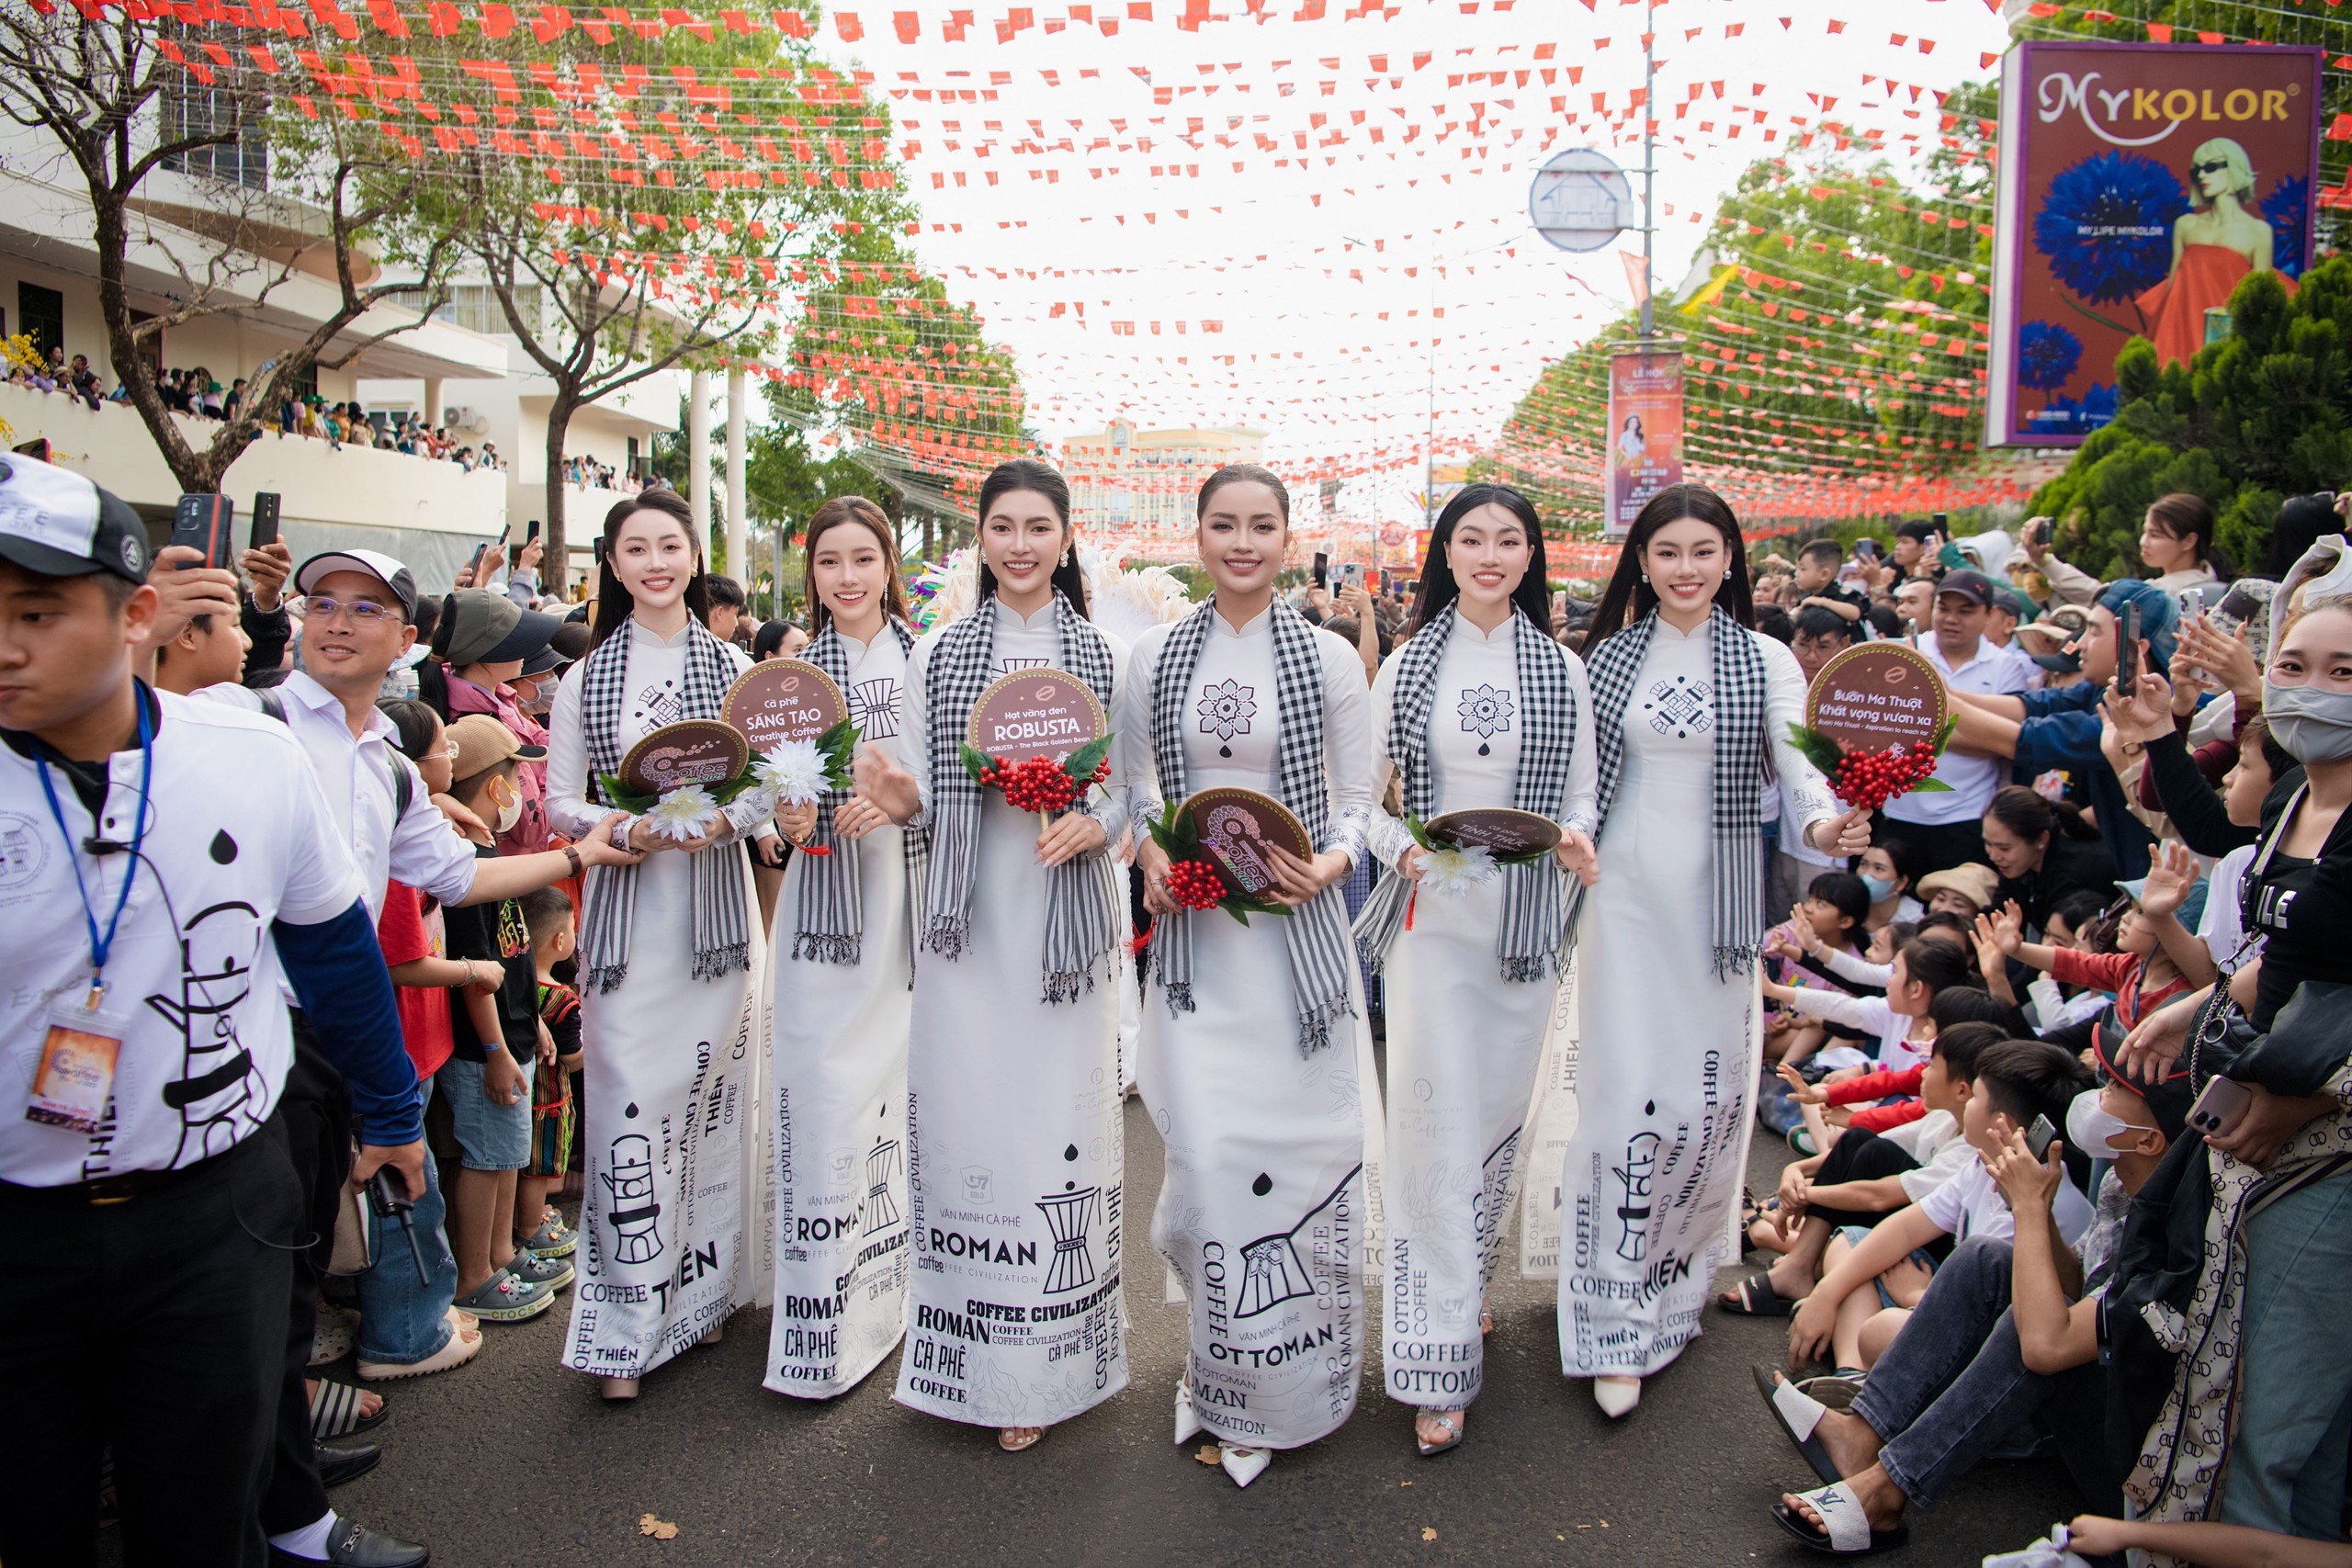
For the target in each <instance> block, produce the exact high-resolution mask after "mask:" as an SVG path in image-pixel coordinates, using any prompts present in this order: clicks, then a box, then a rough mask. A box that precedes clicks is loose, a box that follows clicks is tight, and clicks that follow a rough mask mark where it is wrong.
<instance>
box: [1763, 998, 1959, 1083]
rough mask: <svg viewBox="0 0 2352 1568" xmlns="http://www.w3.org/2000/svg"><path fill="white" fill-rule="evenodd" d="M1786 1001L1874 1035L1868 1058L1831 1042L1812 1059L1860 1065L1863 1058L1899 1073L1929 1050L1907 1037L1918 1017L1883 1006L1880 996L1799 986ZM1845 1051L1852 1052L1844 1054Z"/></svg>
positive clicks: (1813, 1014)
mask: <svg viewBox="0 0 2352 1568" xmlns="http://www.w3.org/2000/svg"><path fill="white" fill-rule="evenodd" d="M1788 1005H1789V1006H1791V1007H1792V1008H1794V1009H1795V1010H1797V1011H1799V1012H1801V1013H1804V1015H1805V1016H1806V1017H1807V1018H1825V1019H1827V1020H1828V1021H1830V1022H1832V1023H1842V1024H1844V1025H1845V1026H1846V1027H1847V1028H1849V1029H1859V1030H1861V1031H1863V1032H1866V1033H1870V1034H1875V1035H1877V1036H1878V1047H1877V1050H1876V1052H1875V1053H1874V1054H1873V1055H1871V1056H1870V1057H1868V1058H1864V1057H1863V1055H1862V1054H1861V1053H1860V1051H1858V1050H1855V1049H1854V1048H1853V1047H1852V1046H1838V1045H1832V1046H1829V1047H1827V1048H1826V1049H1825V1050H1823V1051H1822V1052H1820V1053H1819V1054H1818V1055H1816V1056H1815V1060H1816V1061H1818V1062H1820V1063H1822V1064H1823V1065H1825V1066H1830V1067H1849V1066H1863V1065H1865V1062H1866V1061H1867V1063H1868V1064H1869V1065H1871V1066H1875V1067H1877V1068H1878V1070H1880V1071H1882V1072H1889V1073H1899V1072H1904V1071H1907V1070H1908V1069H1910V1068H1912V1067H1916V1066H1920V1065H1921V1064H1922V1063H1924V1062H1926V1061H1927V1059H1928V1056H1929V1055H1931V1054H1932V1053H1933V1049H1934V1047H1933V1045H1932V1043H1930V1042H1928V1041H1925V1040H1912V1039H1909V1038H1907V1036H1908V1035H1909V1034H1910V1032H1911V1030H1912V1026H1913V1025H1915V1024H1917V1022H1918V1020H1917V1019H1916V1018H1914V1017H1912V1016H1911V1015H1910V1014H1909V1013H1905V1012H1897V1011H1895V1010H1894V1009H1893V1008H1891V1007H1889V1006H1887V1005H1886V998H1884V997H1849V996H1846V995H1844V994H1843V993H1841V992H1838V991H1831V990H1824V989H1821V988H1818V987H1799V988H1798V989H1797V991H1796V994H1795V995H1794V996H1792V998H1790V999H1789V1003H1788ZM1848 1052H1851V1053H1852V1054H1851V1055H1845V1053H1848Z"/></svg>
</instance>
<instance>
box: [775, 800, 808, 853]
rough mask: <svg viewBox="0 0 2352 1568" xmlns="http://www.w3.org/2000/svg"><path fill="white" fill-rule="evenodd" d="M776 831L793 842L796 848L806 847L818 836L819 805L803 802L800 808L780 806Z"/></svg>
mask: <svg viewBox="0 0 2352 1568" xmlns="http://www.w3.org/2000/svg"><path fill="white" fill-rule="evenodd" d="M775 826H776V830H777V831H778V832H780V833H782V834H783V835H784V836H785V837H786V838H787V839H789V840H792V842H793V845H794V847H796V848H797V847H799V846H802V845H805V844H807V843H808V842H809V840H810V839H812V838H814V837H816V835H817V803H816V802H815V801H813V800H809V801H803V802H802V803H801V804H799V805H798V806H778V807H776V808H775Z"/></svg>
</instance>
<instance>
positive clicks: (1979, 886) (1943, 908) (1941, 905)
mask: <svg viewBox="0 0 2352 1568" xmlns="http://www.w3.org/2000/svg"><path fill="white" fill-rule="evenodd" d="M2000 886H2001V879H2000V877H1998V876H1997V875H1996V874H1994V871H1993V868H1992V867H1991V866H1989V865H1978V864H1977V863H1975V862H1974V861H1965V862H1962V863H1961V864H1959V865H1954V866H1947V867H1946V868H1944V869H1943V870H1942V871H1937V872H1930V873H1929V874H1927V875H1926V876H1923V877H1921V878H1920V879H1919V897H1922V898H1925V899H1926V900H1927V901H1928V913H1929V914H1931V915H1957V916H1959V917H1960V919H1961V920H1962V922H1963V923H1965V922H1970V921H1973V920H1974V919H1976V917H1977V916H1978V915H1979V914H1981V913H1983V912H1984V911H1985V910H1986V909H1989V908H1992V907H1993V900H1994V899H1995V897H1997V890H1998V888H1999V887H2000Z"/></svg>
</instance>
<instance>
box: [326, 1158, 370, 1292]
mask: <svg viewBox="0 0 2352 1568" xmlns="http://www.w3.org/2000/svg"><path fill="white" fill-rule="evenodd" d="M375 1234H376V1226H375V1216H374V1215H372V1214H370V1213H368V1190H367V1189H366V1188H364V1187H354V1186H352V1185H351V1184H350V1183H349V1182H345V1184H344V1188H343V1191H342V1193H341V1195H340V1196H339V1197H337V1198H336V1200H335V1205H334V1247H333V1249H332V1250H331V1252H330V1254H329V1257H328V1258H327V1273H328V1274H329V1275H331V1276H333V1277H334V1278H335V1279H338V1280H347V1279H350V1278H351V1277H352V1276H353V1275H355V1274H365V1273H366V1272H368V1269H372V1268H374V1267H375V1264H376V1248H375Z"/></svg>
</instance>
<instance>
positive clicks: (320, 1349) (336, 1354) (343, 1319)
mask: <svg viewBox="0 0 2352 1568" xmlns="http://www.w3.org/2000/svg"><path fill="white" fill-rule="evenodd" d="M358 1347H359V1314H357V1313H356V1312H353V1311H351V1310H350V1309H348V1308H346V1307H321V1308H320V1309H319V1316H318V1324H317V1326H315V1327H313V1328H312V1329H311V1365H312V1366H314V1367H323V1366H328V1365H331V1364H333V1363H334V1362H336V1361H340V1360H342V1359H344V1358H345V1356H348V1355H350V1354H351V1352H352V1351H354V1350H355V1349H356V1348H358Z"/></svg>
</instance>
